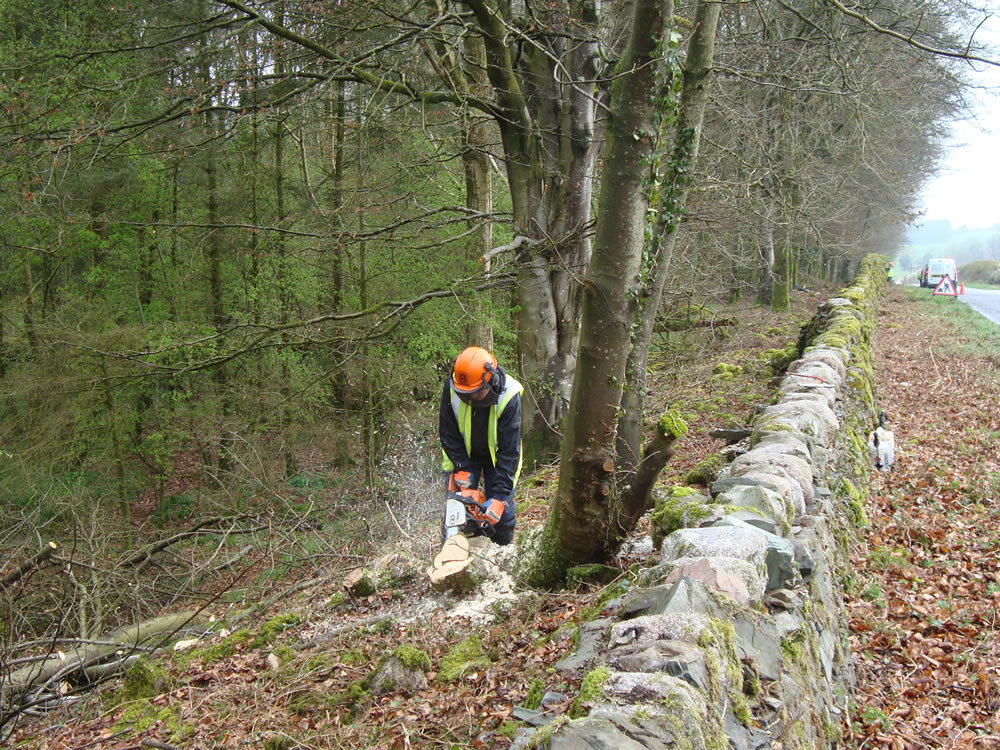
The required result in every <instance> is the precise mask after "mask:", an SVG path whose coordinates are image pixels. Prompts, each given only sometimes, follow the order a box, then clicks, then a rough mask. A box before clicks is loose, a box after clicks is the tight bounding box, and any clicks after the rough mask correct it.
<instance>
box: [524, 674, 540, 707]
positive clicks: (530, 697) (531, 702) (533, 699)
mask: <svg viewBox="0 0 1000 750" xmlns="http://www.w3.org/2000/svg"><path fill="white" fill-rule="evenodd" d="M544 694H545V683H544V682H543V681H542V680H540V679H539V678H537V677H536V678H535V679H534V680H532V681H531V687H530V688H528V693H527V695H525V696H524V700H523V701H521V705H523V706H524V707H525V708H530V709H536V708H538V707H539V706H540V705H542V696H543V695H544Z"/></svg>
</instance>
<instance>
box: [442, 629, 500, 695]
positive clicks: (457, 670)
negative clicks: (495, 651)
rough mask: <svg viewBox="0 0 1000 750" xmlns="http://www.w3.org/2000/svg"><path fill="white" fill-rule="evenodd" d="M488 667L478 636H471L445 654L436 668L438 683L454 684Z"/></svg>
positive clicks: (488, 663) (487, 660)
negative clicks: (471, 673)
mask: <svg viewBox="0 0 1000 750" xmlns="http://www.w3.org/2000/svg"><path fill="white" fill-rule="evenodd" d="M489 666H490V660H489V659H488V658H487V656H486V653H485V652H484V651H483V644H482V642H481V641H480V640H479V636H477V635H475V634H472V635H470V636H469V637H468V638H466V639H465V640H464V641H460V642H459V643H456V644H455V645H454V646H452V647H451V648H450V649H448V650H447V651H446V652H445V655H444V656H443V657H442V658H441V664H440V666H439V667H438V673H437V680H438V682H445V683H448V682H455V681H457V680H459V679H461V678H462V677H463V676H464V675H466V674H469V673H470V672H477V671H479V670H481V669H486V668H487V667H489Z"/></svg>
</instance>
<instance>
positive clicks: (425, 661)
mask: <svg viewBox="0 0 1000 750" xmlns="http://www.w3.org/2000/svg"><path fill="white" fill-rule="evenodd" d="M392 655H393V656H394V657H395V658H396V659H398V660H399V663H400V664H402V665H403V666H404V667H406V668H407V669H419V670H421V671H424V672H429V671H430V669H431V658H430V657H429V656H428V655H427V652H426V651H424V650H422V649H419V648H417V647H416V646H411V645H409V644H406V643H404V644H403V645H402V646H399V647H398V648H397V649H396V650H395V651H393V652H392Z"/></svg>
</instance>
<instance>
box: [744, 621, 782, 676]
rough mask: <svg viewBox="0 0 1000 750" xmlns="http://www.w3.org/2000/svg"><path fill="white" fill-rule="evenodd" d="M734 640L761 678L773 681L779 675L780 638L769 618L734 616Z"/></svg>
mask: <svg viewBox="0 0 1000 750" xmlns="http://www.w3.org/2000/svg"><path fill="white" fill-rule="evenodd" d="M732 623H733V629H734V630H735V631H736V642H737V645H738V646H739V648H740V650H741V651H742V652H743V656H744V657H745V658H746V659H747V660H749V661H750V662H751V663H752V664H753V666H754V667H756V669H757V674H758V675H760V678H761V679H762V680H768V681H771V682H773V681H775V680H777V679H778V678H779V677H780V676H781V660H782V653H781V638H779V637H778V630H777V628H775V627H774V623H773V622H770V621H769V620H765V619H759V620H750V619H747V618H745V617H736V618H734V619H733V621H732Z"/></svg>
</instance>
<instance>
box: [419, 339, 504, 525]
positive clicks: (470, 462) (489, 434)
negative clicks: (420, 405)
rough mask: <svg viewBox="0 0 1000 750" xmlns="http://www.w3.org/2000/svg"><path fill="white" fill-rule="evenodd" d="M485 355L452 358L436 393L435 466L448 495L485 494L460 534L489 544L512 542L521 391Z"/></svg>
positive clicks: (477, 350) (476, 351)
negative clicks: (439, 460) (437, 439)
mask: <svg viewBox="0 0 1000 750" xmlns="http://www.w3.org/2000/svg"><path fill="white" fill-rule="evenodd" d="M523 390H524V387H523V386H522V385H521V384H520V383H518V382H517V381H516V380H515V379H514V378H512V377H511V376H510V375H508V374H507V373H506V372H504V370H503V368H502V367H500V365H498V364H497V360H496V358H495V357H494V356H493V355H492V354H490V352H488V351H486V350H485V349H483V348H481V347H478V346H470V347H468V348H467V349H464V350H463V351H462V353H461V354H459V355H458V357H457V358H456V359H455V365H454V367H453V368H452V374H451V377H449V378H448V380H447V381H446V382H445V385H444V392H443V393H442V394H441V413H440V419H439V433H440V436H441V451H442V454H443V459H442V463H441V468H442V470H443V471H444V473H445V479H446V481H447V483H448V487H449V489H450V490H452V491H453V492H460V491H461V490H468V489H476V488H478V487H479V483H480V481H482V483H483V489H484V492H485V499H484V502H483V503H482V504H481V506H480V507H476V506H472V507H471V513H470V518H469V519H468V520H467V521H466V523H465V525H464V527H463V528H462V532H463V533H464V534H466V535H469V536H479V535H484V536H487V537H489V538H490V539H491V540H492V541H493V542H494V543H495V544H510V543H511V541H513V539H514V524H515V509H514V490H515V488H516V486H517V479H518V476H519V475H520V473H521V392H522V391H523Z"/></svg>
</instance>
